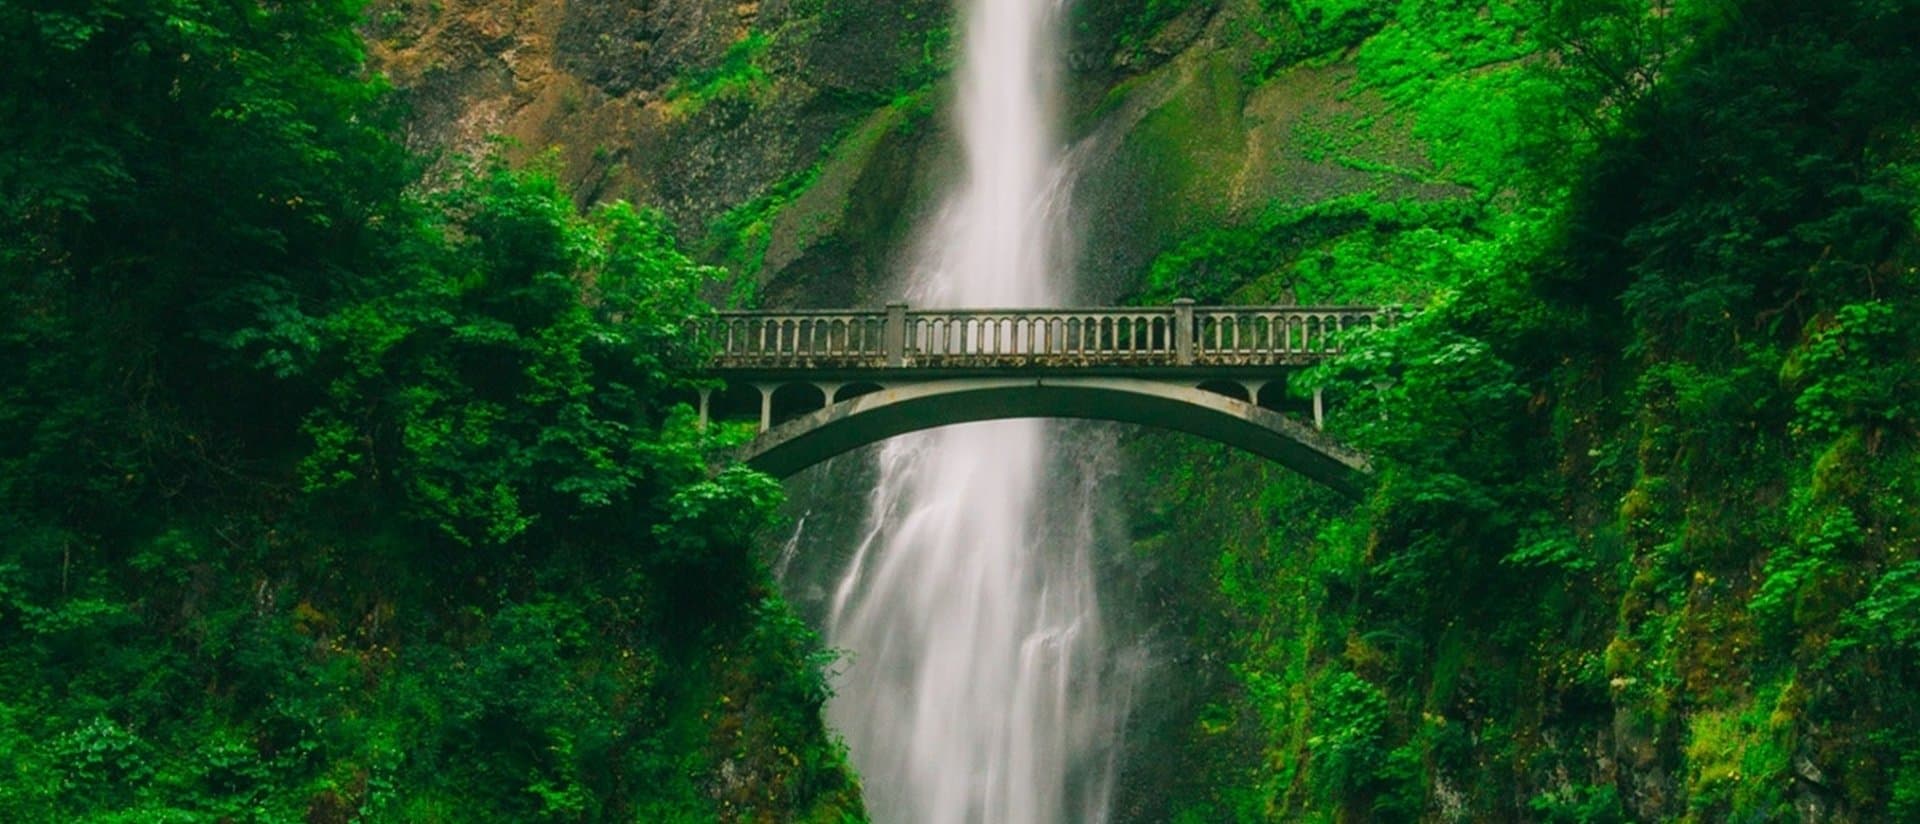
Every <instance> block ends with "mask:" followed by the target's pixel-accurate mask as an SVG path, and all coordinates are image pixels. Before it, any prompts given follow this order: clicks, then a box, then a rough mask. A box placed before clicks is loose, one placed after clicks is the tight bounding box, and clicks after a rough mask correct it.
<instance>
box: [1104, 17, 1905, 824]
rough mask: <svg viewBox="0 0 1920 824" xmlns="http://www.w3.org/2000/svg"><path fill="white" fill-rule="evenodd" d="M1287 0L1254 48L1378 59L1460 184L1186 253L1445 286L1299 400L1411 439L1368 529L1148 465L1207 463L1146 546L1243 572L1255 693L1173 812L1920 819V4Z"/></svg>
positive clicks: (1230, 599)
mask: <svg viewBox="0 0 1920 824" xmlns="http://www.w3.org/2000/svg"><path fill="white" fill-rule="evenodd" d="M1268 5H1270V6H1274V7H1276V13H1275V14H1274V15H1273V16H1272V17H1271V18H1266V19H1267V20H1268V21H1269V23H1270V25H1269V30H1270V31H1274V32H1279V35H1277V36H1276V37H1277V39H1275V40H1273V41H1270V42H1272V43H1273V44H1274V45H1273V48H1274V49H1276V50H1277V51H1274V52H1269V54H1275V55H1278V56H1277V57H1276V58H1275V60H1273V61H1271V62H1262V61H1254V62H1253V63H1252V64H1251V65H1252V66H1253V67H1254V69H1255V70H1256V71H1257V72H1261V73H1268V74H1275V76H1280V75H1283V74H1284V73H1285V72H1287V71H1290V70H1292V69H1289V68H1288V66H1297V65H1301V61H1305V63H1307V64H1311V63H1314V62H1317V61H1340V62H1344V63H1349V64H1351V65H1352V66H1353V67H1354V68H1355V71H1356V72H1357V88H1358V89H1359V90H1360V92H1358V93H1368V94H1376V95H1378V96H1379V98H1380V99H1381V100H1383V101H1384V102H1385V103H1386V106H1385V108H1384V109H1383V110H1382V111H1381V112H1380V113H1379V115H1378V116H1379V117H1384V118H1401V119H1404V120H1406V121H1407V122H1408V124H1409V127H1410V128H1411V130H1412V133H1413V134H1414V135H1415V137H1416V138H1417V139H1418V141H1419V143H1420V144H1421V145H1422V146H1423V147H1424V149H1425V155H1426V157H1427V158H1428V159H1429V160H1430V166H1428V167H1426V168H1425V169H1416V170H1411V171H1413V172H1417V173H1418V174H1421V175H1423V176H1427V177H1429V178H1431V179H1434V180H1439V181H1444V182H1445V183H1447V184H1449V185H1450V186H1452V187H1454V188H1455V189H1456V191H1457V193H1456V194H1455V195H1454V196H1451V197H1444V198H1439V199H1435V198H1432V197H1422V198H1419V199H1411V200H1410V199H1406V198H1399V197H1394V196H1393V195H1391V194H1390V193H1384V192H1381V193H1371V194H1367V193H1363V194H1359V195H1353V196H1345V197H1341V198H1335V199H1329V200H1324V201H1320V202H1316V203H1312V204H1307V205H1304V206H1302V205H1295V204H1287V203H1276V204H1274V205H1273V206H1272V207H1271V208H1269V209H1267V210H1265V211H1264V212H1262V213H1259V214H1258V215H1256V216H1254V217H1253V218H1251V219H1246V220H1238V221H1230V222H1224V223H1221V224H1218V225H1214V226H1211V227H1206V228H1204V229H1201V230H1198V231H1195V232H1193V233H1191V234H1190V235H1189V236H1188V237H1186V238H1185V239H1183V240H1182V241H1180V242H1179V243H1177V244H1175V245H1174V246H1173V247H1172V248H1170V249H1169V250H1167V251H1166V252H1165V253H1163V254H1162V255H1161V256H1160V257H1159V259H1158V261H1157V263H1156V264H1155V265H1154V266H1153V267H1152V268H1151V271H1150V272H1149V275H1148V277H1147V280H1146V283H1145V294H1146V296H1149V297H1152V298H1155V299H1158V298H1162V297H1166V296H1170V295H1173V294H1176V293H1179V294H1195V293H1198V294H1203V295H1204V296H1205V297H1209V298H1216V299H1255V300H1265V299H1272V298H1274V297H1279V296H1292V295H1296V294H1297V297H1298V299H1299V300H1301V301H1302V302H1318V301H1336V300H1361V301H1367V300H1389V301H1407V302H1413V303H1416V304H1418V305H1421V306H1423V307H1424V312H1423V313H1422V314H1421V315H1420V316H1419V317H1418V318H1417V319H1416V320H1414V321H1412V322H1410V323H1407V324H1405V325H1403V326H1402V327H1400V328H1398V329H1396V330H1393V331H1392V332H1389V333H1386V334H1380V335H1375V336H1372V337H1370V338H1368V339H1366V340H1365V341H1364V342H1362V345H1361V346H1360V348H1359V350H1358V351H1357V352H1356V353H1354V354H1353V355H1351V356H1350V357H1347V358H1345V359H1344V360H1343V361H1341V362H1339V363H1337V364H1333V365H1331V366H1329V367H1326V368H1323V369H1319V370H1316V371H1314V372H1312V373H1309V374H1306V375H1303V376H1301V377H1300V378H1299V380H1298V381H1297V383H1298V387H1297V388H1299V389H1300V390H1302V391H1304V390H1306V389H1307V388H1308V387H1309V386H1324V387H1327V388H1328V389H1329V390H1331V391H1333V392H1334V393H1335V394H1336V396H1338V397H1339V398H1341V402H1340V404H1339V413H1338V414H1337V415H1336V417H1335V420H1334V422H1333V426H1334V427H1335V429H1336V431H1337V432H1338V433H1339V434H1340V435H1341V436H1343V437H1345V438H1348V439H1350V440H1351V441H1353V442H1354V443H1356V444H1358V445H1360V446H1362V447H1364V448H1366V449H1367V450H1369V451H1370V452H1372V453H1373V454H1374V455H1375V456H1376V461H1377V462H1378V464H1379V466H1380V468H1381V476H1380V482H1379V486H1378V488H1377V489H1376V491H1375V492H1374V493H1373V494H1372V495H1371V497H1370V498H1369V499H1368V500H1367V501H1366V502H1365V503H1364V505H1363V506H1362V507H1361V508H1360V510H1359V511H1358V512H1357V513H1350V512H1348V511H1346V510H1345V509H1344V508H1343V507H1341V506H1339V505H1338V504H1337V502H1331V501H1328V500H1327V498H1326V496H1325V495H1323V494H1318V493H1316V492H1314V491H1313V490H1310V489H1306V488H1304V486H1303V484H1302V483H1301V482H1299V481H1298V480H1296V479H1292V478H1286V477H1280V476H1276V475H1274V474H1273V473H1271V472H1270V471H1268V470H1266V469H1264V468H1262V467H1258V466H1254V465H1251V464H1249V463H1247V462H1244V461H1238V460H1235V459H1232V458H1231V457H1230V456H1225V455H1220V454H1217V453H1216V451H1215V450H1212V449H1207V448H1199V447H1192V446H1183V445H1180V444H1177V443H1173V442H1167V441H1163V440H1160V439H1150V440H1147V441H1145V442H1144V443H1143V446H1141V447H1140V448H1139V452H1140V456H1141V459H1142V460H1146V461H1151V462H1155V463H1161V464H1164V463H1166V462H1172V463H1174V464H1176V465H1185V466H1186V467H1188V469H1187V470H1186V471H1183V472H1179V473H1174V474H1173V477H1174V478H1175V479H1176V480H1175V482H1174V486H1173V489H1172V490H1171V495H1170V496H1168V497H1167V498H1166V499H1165V501H1166V502H1165V503H1163V504H1161V505H1160V506H1158V507H1156V508H1155V509H1156V512H1155V514H1154V515H1152V516H1151V517H1149V518H1147V519H1146V521H1145V522H1144V523H1143V524H1142V525H1141V528H1140V532H1141V535H1142V543H1141V547H1142V549H1143V550H1146V551H1148V552H1151V553H1154V554H1156V555H1160V556H1163V557H1164V556H1176V557H1177V561H1176V562H1175V563H1170V564H1166V565H1164V566H1167V567H1172V566H1185V565H1192V566H1197V567H1200V568H1203V569H1209V570H1211V571H1212V572H1211V575H1210V579H1211V580H1210V582H1208V583H1210V586H1209V587H1204V589H1211V590H1212V592H1213V594H1212V595H1211V596H1208V597H1209V598H1210V599H1211V603H1212V606H1213V609H1210V610H1198V611H1195V612H1193V613H1189V614H1188V616H1187V617H1186V618H1185V619H1184V620H1185V621H1186V627H1185V629H1186V633H1185V635H1184V637H1186V638H1188V639H1189V640H1190V641H1191V642H1193V643H1195V644H1199V645H1201V648H1202V649H1203V650H1205V654H1206V655H1217V656H1220V657H1221V658H1222V660H1224V661H1225V662H1226V664H1225V669H1226V670H1227V671H1228V672H1229V673H1230V677H1229V682H1230V684H1231V687H1230V688H1229V689H1228V690H1227V692H1226V693H1225V695H1224V696H1223V697H1220V698H1219V699H1217V700H1215V701H1214V702H1212V703H1211V704H1210V705H1209V706H1208V707H1207V708H1206V709H1205V710H1204V711H1203V712H1202V714H1201V717H1200V719H1199V720H1198V721H1197V722H1196V725H1195V726H1194V728H1192V730H1191V731H1190V733H1189V735H1190V740H1191V742H1192V743H1191V745H1190V746H1191V747H1192V752H1193V755H1192V756H1190V757H1191V758H1192V759H1193V763H1194V764H1195V765H1196V767H1197V768H1198V769H1200V770H1201V771H1203V772H1204V777H1200V778H1193V779H1189V781H1188V783H1187V784H1186V785H1185V786H1184V788H1183V789H1181V790H1180V791H1179V792H1178V793H1177V796H1178V800H1176V801H1174V802H1172V808H1173V809H1172V810H1171V811H1170V815H1173V816H1175V817H1178V818H1179V819H1180V820H1188V821H1196V822H1197V821H1222V820H1240V821H1266V820H1277V819H1286V820H1293V819H1297V818H1305V819H1309V820H1366V819H1383V820H1409V819H1414V818H1420V819H1428V820H1513V819H1527V820H1541V821H1586V822H1601V821H1624V820H1689V821H1721V820H1787V819H1800V820H1820V821H1873V820H1906V819H1910V818H1913V817H1914V816H1916V815H1920V758H1916V756H1915V755H1914V753H1915V752H1920V703H1916V702H1915V701H1914V700H1913V696H1912V692H1911V690H1910V689H1908V688H1907V687H1906V686H1905V685H1908V684H1911V683H1912V679H1914V678H1915V676H1916V675H1917V674H1920V672H1916V668H1917V667H1920V645H1916V644H1915V638H1916V631H1915V628H1916V626H1920V624H1916V613H1915V612H1914V611H1913V609H1914V607H1916V606H1920V579H1917V577H1916V569H1920V567H1916V564H1920V542H1917V539H1916V536H1915V534H1914V530H1915V529H1916V528H1920V525H1917V524H1915V519H1916V516H1915V514H1914V513H1915V512H1916V511H1920V510H1916V508H1915V506H1914V503H1913V502H1914V501H1915V500H1916V499H1915V497H1914V496H1915V494H1916V492H1920V454H1916V444H1915V440H1914V438H1915V435H1916V434H1920V412H1916V409H1915V408H1914V406H1913V403H1912V402H1911V400H1910V399H1911V398H1912V397H1915V396H1916V395H1915V392H1916V389H1920V348H1916V343H1915V340H1916V339H1915V338H1914V336H1913V335H1912V334H1911V329H1910V327H1911V326H1912V324H1913V322H1914V320H1915V319H1916V318H1920V268H1917V267H1920V244H1916V240H1920V140H1916V135H1917V134H1920V106H1916V105H1915V100H1914V98H1913V96H1912V95H1911V94H1908V93H1904V92H1903V91H1902V90H1906V89H1911V88H1913V87H1914V86H1915V84H1916V83H1920V56H1916V54H1915V53H1914V51H1913V44H1914V43H1915V42H1920V11H1916V9H1915V8H1914V7H1913V6H1912V5H1911V4H1906V3H1881V2H1872V1H1871V0H1855V1H1852V2H1838V3H1823V4H1807V3H1795V2H1786V1H1785V0H1749V2H1741V3H1711V2H1701V3H1694V2H1656V3H1645V2H1575V3H1553V4H1533V3H1522V4H1494V5H1493V6H1491V7H1488V6H1483V5H1477V4H1403V5H1400V6H1381V5H1378V4H1355V3H1341V2H1292V3H1286V4H1278V3H1276V4H1268ZM1280 6H1285V7H1286V8H1278V7H1280ZM1276 73H1277V74H1276ZM1336 137H1337V135H1336ZM1319 145H1320V146H1321V147H1322V149H1323V150H1330V151H1335V152H1338V151H1340V148H1339V140H1337V139H1336V140H1331V141H1321V142H1320V144H1319ZM1312 148H1313V144H1309V149H1312ZM1155 477H1164V476H1162V475H1158V474H1156V475H1155ZM1155 494H1156V495H1159V494H1162V493H1160V492H1155ZM1223 500H1226V501H1234V500H1238V501H1243V502H1244V504H1243V506H1244V507H1245V511H1243V512H1240V513H1239V514H1235V515H1223V514H1213V513H1212V512H1211V511H1212V510H1215V509H1217V508H1219V507H1220V502H1221V501H1223ZM1197 546H1198V547H1209V548H1206V549H1195V548H1194V547H1197ZM1196 583H1197V582H1196ZM1194 585H1195V584H1193V583H1190V584H1187V585H1183V586H1182V589H1185V590H1186V591H1196V590H1194V589H1188V588H1187V587H1191V586H1194Z"/></svg>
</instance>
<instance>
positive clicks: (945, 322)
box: [700, 301, 1396, 369]
mask: <svg viewBox="0 0 1920 824" xmlns="http://www.w3.org/2000/svg"><path fill="white" fill-rule="evenodd" d="M1395 317H1396V314H1395V312H1394V310H1391V309H1383V308H1377V307H1354V306H1332V307H1302V306H1246V307H1230V306H1208V307H1199V306H1195V305H1193V303H1192V302H1191V301H1177V302H1175V304H1174V305H1172V306H1163V307H1151V306H1149V307H1103V308H1084V309H931V310H916V311H909V310H908V308H907V307H906V306H905V305H903V304H894V305H890V306H888V307H887V308H886V309H885V310H884V311H838V310H836V311H794V312H721V313H719V314H718V315H716V316H714V317H713V318H712V319H711V320H709V321H707V322H706V323H705V325H704V326H703V327H702V328H701V330H700V334H702V335H704V336H705V337H707V338H708V340H709V341H710V342H711V343H712V344H713V346H714V349H715V354H714V360H713V366H714V367H715V368H716V369H756V368H758V369H767V368H776V369H821V368H839V369H848V368H852V369H866V368H888V367H894V368H931V369H956V368H1018V367H1033V366H1051V367H1085V366H1102V365H1113V366H1261V365H1286V364H1297V363H1303V362H1309V361H1313V360H1318V359H1320V358H1324V357H1327V356H1328V355H1332V354H1336V353H1338V352H1339V351H1340V337H1341V334H1340V333H1341V332H1343V331H1344V330H1347V329H1352V328H1355V327H1363V326H1375V325H1386V324H1390V323H1392V322H1393V320H1394V319H1395Z"/></svg>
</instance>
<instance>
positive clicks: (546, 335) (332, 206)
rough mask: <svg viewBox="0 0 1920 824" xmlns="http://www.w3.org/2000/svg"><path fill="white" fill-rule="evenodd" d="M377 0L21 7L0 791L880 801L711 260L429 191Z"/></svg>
mask: <svg viewBox="0 0 1920 824" xmlns="http://www.w3.org/2000/svg"><path fill="white" fill-rule="evenodd" d="M358 11H359V7H358V4H357V3H353V2H347V1H346V0H329V2H303V3H287V4H280V3H268V4H253V3H241V4H230V3H208V2H198V0H113V1H112V2H89V3H79V2H61V1H60V0H34V1H33V2H23V3H11V4H7V5H5V6H0V40H4V41H5V42H6V43H7V44H8V49H7V51H6V54H5V55H4V56H0V239H3V240H0V279H3V280H0V284H3V285H4V289H0V314H3V315H4V317H5V318H6V320H5V322H4V323H0V818H5V819H7V820H10V821H95V820H97V821H109V820H111V821H206V820H249V821H307V822H331V821H338V822H345V821H491V820H498V821H530V820H557V821H587V820H612V819H625V820H645V821H678V820H691V821H706V820H716V819H725V820H769V821H770V820H818V821H843V820H858V819H860V818H861V817H862V815H861V813H860V803H859V799H858V792H857V785H856V784H855V783H854V782H853V780H852V778H851V776H850V774H849V773H848V772H847V770H846V769H845V767H844V763H843V759H842V755H841V753H840V752H839V750H838V748H837V745H835V744H834V743H833V742H832V741H831V739H830V738H829V737H828V736H827V735H826V734H825V733H824V731H823V730H822V729H821V726H820V722H819V714H818V711H819V707H820V704H821V702H822V701H823V700H824V698H825V682H824V680H823V675H822V672H821V669H820V667H821V664H822V661H821V658H820V656H819V654H818V652H817V642H816V639H815V638H814V636H813V635H812V633H811V632H809V631H808V630H807V629H806V628H805V627H804V626H803V625H801V624H800V623H799V622H798V621H797V620H795V619H794V618H793V617H792V615H791V614H790V613H789V611H788V610H787V609H786V607H785V606H784V605H783V603H782V602H781V601H780V600H779V599H777V598H776V597H775V596H774V595H772V594H771V592H770V591H769V589H768V586H767V582H766V580H765V576H764V573H763V572H762V571H761V570H760V569H758V568H757V567H756V566H755V565H754V564H753V563H752V562H751V560H750V559H749V555H748V548H749V543H750V541H751V539H752V536H753V535H754V534H755V533H756V531H758V530H760V529H762V528H764V527H765V526H766V525H767V524H768V523H769V522H770V520H771V518H772V517H773V516H772V510H773V508H774V506H775V505H776V503H777V501H778V499H779V489H778V487H777V486H775V485H774V484H773V483H772V482H771V481H770V480H768V479H766V478H764V477H762V476H758V475H756V474H753V473H748V472H744V471H737V470H736V471H728V472H724V473H721V474H719V475H718V476H713V475H711V474H710V473H709V470H708V464H707V460H706V454H705V450H706V444H705V442H704V440H703V436H701V435H700V434H699V433H697V432H696V431H694V428H693V426H692V424H691V421H690V420H689V414H688V413H687V412H686V409H685V407H683V406H677V405H676V404H674V403H672V402H671V401H670V399H671V398H672V397H674V392H675V391H676V390H681V389H684V388H686V387H687V386H689V383H688V381H689V379H688V377H687V372H688V368H689V367H690V366H692V365H694V364H696V363H698V361H699V359H700V358H701V353H700V352H699V351H697V350H696V349H694V348H692V347H690V346H689V345H688V344H687V343H686V342H685V338H684V336H683V335H682V334H681V333H682V330H683V329H684V327H685V324H686V323H687V322H688V321H689V320H690V319H692V318H695V317H697V316H698V315H699V314H700V313H701V312H703V311H705V309H704V306H703V304H702V303H701V302H700V301H699V300H698V299H697V291H698V290H699V289H700V288H701V287H702V286H703V285H704V284H705V282H707V281H708V280H709V279H710V278H711V276H712V273H711V271H709V270H707V269H705V268H703V267H699V266H696V265H694V264H693V263H692V262H691V261H689V260H688V259H687V258H686V257H684V256H682V255H681V254H680V253H679V252H678V251H676V250H675V248H674V244H673V242H672V239H671V238H670V236H669V235H668V234H667V233H666V231H665V230H664V228H663V225H662V221H661V219H660V218H659V217H658V216H657V215H655V214H653V213H650V212H646V211H640V210H635V209H633V208H631V207H627V206H625V205H620V204H615V205H611V206H606V207H602V208H599V209H596V210H594V211H593V212H591V213H590V214H587V215H584V216H582V215H580V214H579V213H578V212H577V211H576V210H575V208H574V206H573V204H572V200H571V198H570V197H568V196H567V195H566V194H564V193H562V192H561V191H560V190H559V189H558V187H557V186H556V185H555V184H554V183H553V182H552V180H551V178H550V176H549V175H547V174H544V173H542V172H539V171H533V172H521V171H514V170H510V169H507V168H505V167H503V166H501V165H499V164H480V165H479V167H478V169H477V170H476V171H473V172H471V173H467V174H464V175H462V176H460V177H459V178H458V179H454V180H446V181H438V182H436V185H434V186H433V187H430V188H432V189H433V190H434V191H436V192H437V193H435V194H424V193H423V192H422V189H421V188H420V187H418V186H417V182H418V180H417V179H418V175H419V171H418V170H419V167H420V164H418V163H416V161H415V160H414V159H413V158H412V157H411V156H410V155H408V154H407V153H406V152H405V151H403V150H401V149H400V148H399V147H398V145H397V144H396V143H395V142H394V140H393V139H392V137H391V135H392V134H393V133H394V130H395V127H396V126H397V123H398V120H397V118H396V112H394V111H393V110H392V109H391V107H390V106H388V105H387V104H386V102H385V101H386V99H387V95H386V90H385V89H384V88H383V87H382V85H381V84H380V83H378V82H373V81H369V80H368V79H366V75H365V74H364V72H363V70H362V66H361V59H362V52H361V46H360V42H359V40H358V38H357V36H356V35H355V33H354V30H353V28H352V27H353V26H354V25H355V24H356V23H357V21H358Z"/></svg>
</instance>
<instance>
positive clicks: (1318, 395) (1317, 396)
mask: <svg viewBox="0 0 1920 824" xmlns="http://www.w3.org/2000/svg"><path fill="white" fill-rule="evenodd" d="M1313 428H1315V429H1326V428H1327V401H1326V390H1324V389H1321V388H1320V387H1318V386H1316V387H1314V388H1313ZM763 431H764V430H763Z"/></svg>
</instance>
